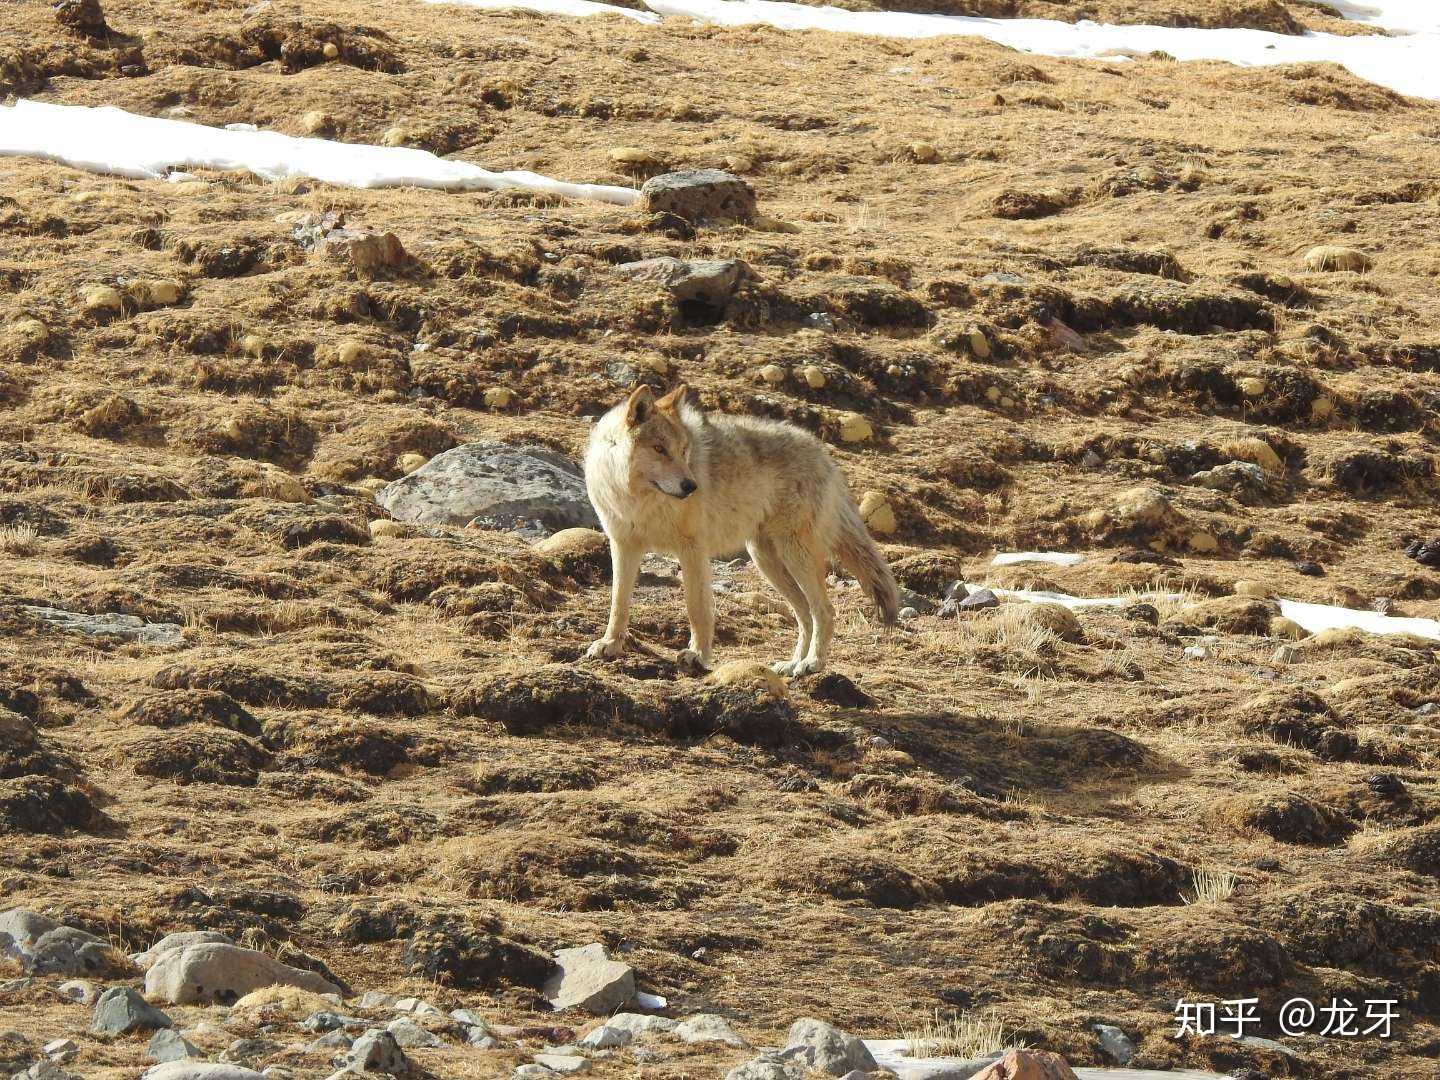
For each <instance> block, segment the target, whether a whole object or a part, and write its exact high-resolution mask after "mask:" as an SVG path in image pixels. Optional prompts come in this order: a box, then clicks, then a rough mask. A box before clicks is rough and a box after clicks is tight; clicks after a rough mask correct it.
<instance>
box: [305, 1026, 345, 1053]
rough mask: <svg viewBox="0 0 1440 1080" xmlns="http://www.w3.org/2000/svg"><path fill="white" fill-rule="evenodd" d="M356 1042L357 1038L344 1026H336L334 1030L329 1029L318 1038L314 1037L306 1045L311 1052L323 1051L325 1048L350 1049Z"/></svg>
mask: <svg viewBox="0 0 1440 1080" xmlns="http://www.w3.org/2000/svg"><path fill="white" fill-rule="evenodd" d="M354 1044H355V1040H354V1039H352V1038H351V1037H350V1036H349V1035H347V1034H346V1033H345V1030H344V1029H343V1028H336V1029H335V1030H334V1031H327V1032H326V1033H325V1034H324V1035H321V1036H320V1037H319V1038H318V1039H312V1040H311V1041H310V1042H309V1043H307V1044H306V1045H305V1049H306V1050H307V1051H310V1052H316V1053H318V1052H323V1051H325V1050H349V1049H350V1047H351V1046H353V1045H354Z"/></svg>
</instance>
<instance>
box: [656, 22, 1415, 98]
mask: <svg viewBox="0 0 1440 1080" xmlns="http://www.w3.org/2000/svg"><path fill="white" fill-rule="evenodd" d="M1342 2H1347V3H1348V2H1349V0H1342ZM645 4H646V6H647V7H649V8H650V9H651V10H652V11H657V12H659V13H660V14H662V15H676V16H682V17H688V18H692V19H698V20H699V21H701V22H706V23H715V24H718V25H722V26H750V25H754V24H756V23H762V24H765V25H768V26H775V27H778V28H780V29H782V30H832V31H837V32H841V33H850V34H871V35H876V36H880V37H901V38H925V37H942V36H946V35H953V34H959V35H971V36H975V37H982V38H985V39H987V40H989V41H994V42H998V43H999V44H1001V45H1008V46H1010V47H1011V48H1014V49H1020V50H1023V51H1026V52H1034V53H1039V54H1041V55H1043V56H1064V57H1076V58H1082V59H1109V58H1116V57H1121V56H1126V55H1147V54H1149V53H1152V52H1165V53H1169V54H1170V55H1171V56H1173V57H1175V59H1177V60H1224V61H1228V62H1229V63H1232V64H1238V65H1240V66H1241V67H1266V66H1270V65H1273V64H1299V63H1316V62H1325V61H1329V62H1333V63H1337V64H1342V65H1343V66H1345V67H1346V68H1348V69H1349V70H1350V71H1351V72H1352V73H1354V74H1355V75H1358V76H1359V77H1360V78H1362V79H1368V80H1369V81H1371V82H1373V83H1376V84H1378V85H1380V86H1386V87H1389V88H1390V89H1392V90H1396V91H1398V92H1399V93H1402V94H1410V95H1413V96H1415V97H1425V98H1435V99H1440V64H1437V63H1436V62H1435V59H1436V57H1437V56H1440V33H1417V34H1412V35H1409V36H1405V37H1383V36H1379V35H1365V34H1362V35H1356V36H1352V37H1345V36H1341V35H1338V34H1299V35H1294V34H1274V33H1270V32H1269V31H1266V30H1242V29H1198V28H1193V27H1174V26H1143V25H1142V26H1111V25H1108V24H1102V23H1095V22H1088V21H1082V22H1078V23H1074V24H1071V23H1064V22H1058V21H1056V20H1053V19H987V18H981V17H978V16H970V15H914V14H910V13H907V12H895V11H846V10H844V9H842V8H835V7H810V6H808V5H804V4H791V3H783V2H780V0H645ZM1352 6H1354V7H1356V8H1357V9H1358V8H1360V7H1362V6H1370V7H1377V8H1378V7H1381V6H1382V5H1381V4H1380V3H1374V4H1364V5H1362V4H1358V3H1357V4H1353V5H1352ZM1420 6H1421V5H1420V4H1418V3H1417V4H1415V5H1414V12H1415V13H1416V15H1417V17H1418V18H1420V19H1422V20H1423V18H1424V17H1423V16H1419V15H1418V12H1419V8H1420ZM1384 7H1385V8H1386V9H1393V11H1394V12H1396V14H1394V15H1393V16H1382V17H1393V18H1395V19H1397V20H1401V21H1405V20H1407V18H1408V17H1407V16H1406V15H1404V11H1408V10H1410V8H1411V5H1407V4H1402V3H1399V2H1398V0H1397V2H1394V3H1391V2H1386V3H1385V4H1384ZM1431 18H1432V19H1433V18H1434V14H1433V5H1432V15H1431Z"/></svg>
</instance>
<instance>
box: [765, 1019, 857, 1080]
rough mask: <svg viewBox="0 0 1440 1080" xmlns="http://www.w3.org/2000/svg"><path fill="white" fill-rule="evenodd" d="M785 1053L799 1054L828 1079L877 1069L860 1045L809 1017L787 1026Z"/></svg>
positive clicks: (829, 1026) (822, 1022)
mask: <svg viewBox="0 0 1440 1080" xmlns="http://www.w3.org/2000/svg"><path fill="white" fill-rule="evenodd" d="M785 1049H787V1050H796V1049H798V1050H800V1051H801V1056H802V1057H803V1058H804V1059H805V1060H806V1061H807V1063H808V1064H809V1065H810V1066H811V1067H812V1068H815V1069H819V1070H820V1071H821V1072H826V1073H829V1074H830V1075H831V1076H843V1075H845V1074H846V1073H847V1072H850V1071H851V1070H852V1069H860V1070H863V1071H865V1072H869V1071H871V1070H874V1069H877V1068H879V1066H878V1065H877V1064H876V1063H875V1059H874V1057H872V1056H871V1054H870V1051H869V1050H867V1049H865V1044H864V1043H863V1042H861V1041H860V1040H859V1039H857V1038H856V1037H855V1036H853V1035H847V1034H846V1033H845V1032H843V1031H841V1030H840V1029H839V1028H837V1027H835V1026H834V1025H833V1024H827V1023H825V1021H823V1020H816V1019H814V1018H813V1017H808V1016H807V1017H802V1018H801V1019H799V1020H796V1021H795V1023H793V1024H791V1025H790V1034H789V1036H788V1037H787V1039H786V1042H785Z"/></svg>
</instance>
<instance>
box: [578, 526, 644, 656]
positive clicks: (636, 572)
mask: <svg viewBox="0 0 1440 1080" xmlns="http://www.w3.org/2000/svg"><path fill="white" fill-rule="evenodd" d="M644 555H645V552H644V551H643V550H642V549H641V548H640V547H639V545H637V544H622V543H620V542H619V541H618V540H616V539H615V538H614V537H611V539H610V578H611V584H610V622H609V625H607V626H606V627H605V636H604V637H602V638H601V639H600V640H599V641H596V642H593V643H592V644H591V646H590V648H589V649H587V650H586V651H585V655H586V656H594V657H600V658H605V659H608V658H610V657H614V656H619V655H620V654H621V653H622V652H624V651H625V634H626V631H627V630H628V629H629V627H630V596H631V594H632V593H633V592H634V591H635V579H636V578H637V577H639V576H640V560H641V559H642V558H644Z"/></svg>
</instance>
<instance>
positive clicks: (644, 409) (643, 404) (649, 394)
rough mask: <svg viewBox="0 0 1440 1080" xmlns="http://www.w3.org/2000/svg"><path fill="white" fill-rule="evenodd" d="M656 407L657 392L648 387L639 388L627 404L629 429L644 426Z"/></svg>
mask: <svg viewBox="0 0 1440 1080" xmlns="http://www.w3.org/2000/svg"><path fill="white" fill-rule="evenodd" d="M654 406H655V391H654V390H651V389H650V387H648V386H637V387H636V388H635V392H634V393H633V394H631V395H630V398H629V400H628V401H626V402H625V424H626V426H627V427H635V426H636V425H637V424H643V423H644V422H645V421H646V420H648V419H649V418H650V410H651V409H652V408H654Z"/></svg>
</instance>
